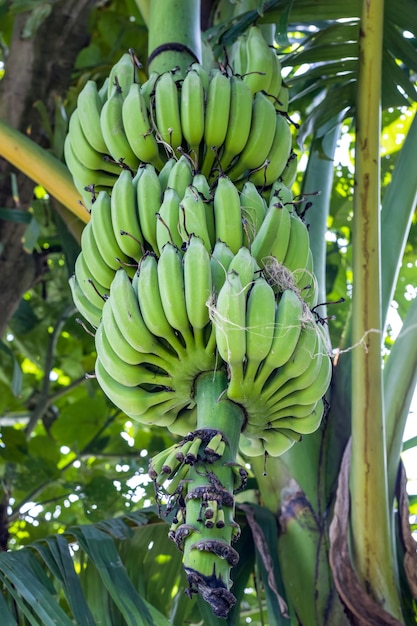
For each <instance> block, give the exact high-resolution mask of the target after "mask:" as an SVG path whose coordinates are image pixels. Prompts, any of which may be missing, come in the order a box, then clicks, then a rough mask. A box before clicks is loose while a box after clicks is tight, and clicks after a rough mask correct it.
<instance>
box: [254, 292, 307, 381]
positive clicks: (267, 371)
mask: <svg viewBox="0 0 417 626" xmlns="http://www.w3.org/2000/svg"><path fill="white" fill-rule="evenodd" d="M303 313H304V308H303V303H302V301H301V299H300V297H299V296H298V294H297V293H296V292H295V291H293V290H292V289H286V290H285V291H284V292H283V293H282V295H281V298H280V300H279V303H278V306H277V307H276V310H275V329H274V337H273V340H272V345H271V350H270V351H269V354H268V355H267V356H266V358H265V359H264V361H263V362H262V365H261V369H260V371H259V372H258V374H257V376H256V378H255V381H254V386H255V387H256V389H257V392H258V393H260V391H261V389H262V388H263V386H264V384H265V382H266V381H267V379H268V378H269V376H270V375H271V374H272V372H273V371H274V370H277V369H278V368H283V367H284V368H285V364H286V363H287V362H288V361H289V359H290V358H291V357H292V355H293V354H294V351H295V350H296V348H297V345H298V342H299V339H300V334H301V330H302V318H303Z"/></svg>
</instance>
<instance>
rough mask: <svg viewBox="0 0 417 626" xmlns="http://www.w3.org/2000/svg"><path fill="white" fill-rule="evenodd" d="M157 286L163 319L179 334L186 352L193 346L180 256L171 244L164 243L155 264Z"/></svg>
mask: <svg viewBox="0 0 417 626" xmlns="http://www.w3.org/2000/svg"><path fill="white" fill-rule="evenodd" d="M157 272H158V286H159V293H160V297H161V303H162V308H163V310H164V313H165V317H166V319H167V321H168V323H169V325H170V326H172V328H174V329H175V330H177V331H178V332H179V333H181V335H182V338H183V339H184V342H185V345H186V346H187V349H188V350H191V349H192V344H194V340H193V336H192V332H191V327H190V321H189V319H188V314H187V307H186V303H185V286H184V268H183V262H182V255H181V253H180V252H179V250H178V248H176V247H175V246H174V245H172V244H171V243H166V244H165V245H164V247H163V248H162V251H161V256H160V257H159V260H158V264H157Z"/></svg>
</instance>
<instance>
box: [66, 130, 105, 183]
mask: <svg viewBox="0 0 417 626" xmlns="http://www.w3.org/2000/svg"><path fill="white" fill-rule="evenodd" d="M64 157H65V162H66V164H67V167H68V169H69V171H70V172H71V175H72V177H73V179H74V182H75V184H76V185H77V187H78V186H80V187H84V189H85V188H91V189H97V190H102V189H109V190H111V188H112V187H113V185H114V183H115V181H116V176H115V175H114V174H109V172H104V171H101V170H90V169H89V168H87V167H85V165H83V164H82V163H81V162H80V160H79V159H78V157H77V155H76V153H75V152H74V148H73V146H72V143H71V136H70V135H67V136H66V138H65V141H64Z"/></svg>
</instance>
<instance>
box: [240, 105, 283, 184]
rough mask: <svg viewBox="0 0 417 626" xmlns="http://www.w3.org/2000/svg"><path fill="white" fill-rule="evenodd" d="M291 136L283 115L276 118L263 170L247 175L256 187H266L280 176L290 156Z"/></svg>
mask: <svg viewBox="0 0 417 626" xmlns="http://www.w3.org/2000/svg"><path fill="white" fill-rule="evenodd" d="M291 147H292V134H291V128H290V125H289V123H288V121H287V119H286V118H285V117H284V116H283V115H277V116H276V126H275V133H274V139H273V142H272V146H271V149H270V151H269V152H268V154H267V157H266V165H265V168H261V169H258V170H256V172H253V173H251V174H250V175H249V180H251V181H252V182H253V183H254V184H255V185H257V186H258V187H268V186H269V185H272V184H273V183H274V182H275V181H276V180H277V178H279V176H281V174H282V172H283V171H284V168H285V166H286V164H287V162H288V158H289V155H290V154H291Z"/></svg>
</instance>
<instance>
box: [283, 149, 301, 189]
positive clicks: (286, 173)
mask: <svg viewBox="0 0 417 626" xmlns="http://www.w3.org/2000/svg"><path fill="white" fill-rule="evenodd" d="M297 168H298V157H297V155H296V153H295V152H291V154H290V156H289V159H288V161H287V164H286V166H285V167H284V169H283V171H282V173H281V176H280V178H281V180H282V182H283V183H284V185H286V186H287V187H288V188H289V189H291V187H292V186H293V184H294V183H295V179H296V178H297Z"/></svg>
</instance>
